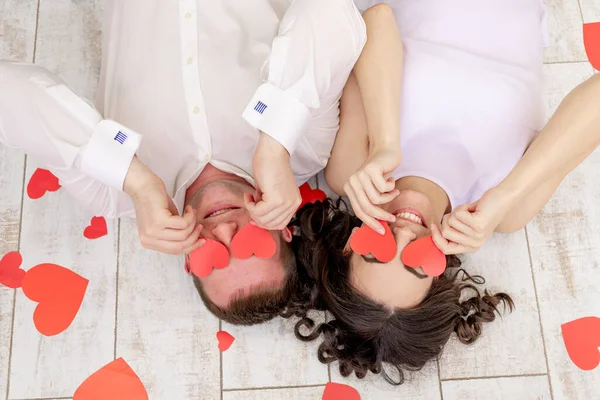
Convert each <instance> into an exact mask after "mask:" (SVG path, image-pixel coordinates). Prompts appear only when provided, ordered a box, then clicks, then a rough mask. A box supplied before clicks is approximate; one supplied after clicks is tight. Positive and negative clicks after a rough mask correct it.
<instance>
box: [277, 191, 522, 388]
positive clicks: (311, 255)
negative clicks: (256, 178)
mask: <svg viewBox="0 0 600 400" xmlns="http://www.w3.org/2000/svg"><path fill="white" fill-rule="evenodd" d="M292 225H294V227H295V231H296V232H295V236H294V240H293V242H292V245H293V247H294V251H295V253H296V257H297V265H298V274H299V280H300V286H299V287H298V291H297V292H296V294H295V297H294V298H293V300H292V302H291V304H289V306H288V307H287V309H286V310H285V311H284V312H283V313H282V316H283V317H286V318H288V317H291V316H293V315H295V316H298V317H300V318H301V319H300V321H298V323H297V324H296V327H295V334H296V337H297V338H298V339H300V340H302V341H312V340H315V339H317V338H318V337H319V336H320V335H321V334H323V342H322V343H321V345H320V346H319V350H318V357H319V361H321V362H322V363H326V364H328V363H331V362H334V361H338V362H339V368H340V373H341V374H342V375H343V376H349V375H350V374H351V373H352V372H354V373H355V374H356V376H357V377H358V378H364V377H365V376H366V374H367V372H368V371H371V372H373V373H375V374H379V373H381V374H382V375H383V376H384V378H385V379H386V381H388V382H389V383H391V384H393V385H400V384H402V383H403V382H404V374H403V370H411V371H414V370H419V369H421V368H422V367H423V366H424V365H425V364H426V363H427V362H428V361H429V360H432V359H435V358H436V357H438V356H439V354H440V353H441V351H442V349H443V347H444V345H445V344H446V343H447V342H448V340H449V339H450V336H451V335H452V332H455V333H456V335H457V337H458V339H459V340H460V341H461V342H462V343H465V344H470V343H473V342H474V341H475V340H476V339H477V338H478V337H479V336H480V335H481V330H482V325H483V323H484V322H492V321H493V320H494V319H495V312H499V311H498V308H497V306H498V305H499V303H503V304H504V306H505V307H508V308H509V309H510V310H511V311H512V309H513V306H514V305H513V301H512V299H511V298H510V296H508V295H507V294H505V293H498V294H495V295H491V294H489V293H488V292H487V291H485V292H484V293H483V295H482V294H481V293H480V292H479V290H478V289H477V288H476V286H475V285H476V284H477V285H480V284H483V283H485V280H484V279H483V278H482V277H481V276H470V275H469V274H468V273H467V272H466V271H465V270H464V269H462V268H460V266H461V261H460V259H459V258H458V257H456V256H448V257H447V260H448V267H447V269H446V272H445V273H444V274H443V275H442V276H440V277H438V278H437V279H436V280H434V282H433V284H432V286H431V289H430V290H429V293H428V294H427V296H426V297H425V299H424V300H423V301H422V302H421V304H419V305H418V306H417V307H415V308H411V309H399V308H396V309H391V308H389V307H387V306H385V305H383V304H379V303H377V302H375V301H373V300H371V299H369V298H368V297H366V296H364V295H362V294H361V293H359V292H358V291H357V290H355V289H354V288H353V287H352V286H351V284H350V256H351V254H349V253H348V252H345V251H344V248H345V247H346V242H347V241H348V238H349V237H350V234H351V232H352V229H353V228H354V227H357V226H360V225H361V222H360V220H359V219H358V218H356V217H354V216H353V215H351V214H350V213H349V212H348V211H347V206H346V204H345V203H344V202H343V201H342V200H337V201H334V200H331V199H327V200H325V201H324V202H318V203H316V204H311V205H307V206H306V207H305V208H303V209H301V210H300V211H299V212H298V213H297V215H296V217H295V219H294V220H293V221H292ZM467 295H468V298H467V299H464V297H467ZM461 297H463V299H462V300H461ZM311 309H315V310H328V311H329V312H330V313H331V314H333V316H334V317H335V319H334V320H332V321H329V322H327V323H322V324H320V325H318V326H316V327H315V323H314V321H313V320H312V319H310V318H309V317H307V312H308V311H309V310H311ZM306 330H308V332H309V333H308V334H305V333H302V332H306ZM384 364H387V365H389V366H391V367H392V368H395V369H396V370H397V372H398V375H399V378H398V379H396V380H394V379H392V378H391V377H390V375H388V374H387V373H386V371H385V370H384Z"/></svg>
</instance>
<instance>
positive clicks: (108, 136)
mask: <svg viewBox="0 0 600 400" xmlns="http://www.w3.org/2000/svg"><path fill="white" fill-rule="evenodd" d="M141 141H142V135H140V134H139V133H136V132H134V131H132V130H131V129H128V128H125V127H124V126H122V125H120V124H118V123H117V122H115V121H112V120H108V119H105V120H102V121H100V122H99V123H98V125H96V129H95V130H94V133H93V135H92V137H91V139H90V141H89V143H88V145H87V147H86V149H85V152H84V154H83V156H82V159H81V172H83V173H84V174H86V175H88V176H90V177H91V178H94V179H96V180H97V181H99V182H102V183H104V184H106V185H108V186H110V187H112V188H115V189H118V190H123V183H124V182H125V177H126V176H127V172H128V171H129V166H130V165H131V160H133V156H134V155H135V153H136V152H137V150H138V148H139V147H140V143H141Z"/></svg>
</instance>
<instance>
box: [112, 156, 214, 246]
mask: <svg viewBox="0 0 600 400" xmlns="http://www.w3.org/2000/svg"><path fill="white" fill-rule="evenodd" d="M124 190H125V192H127V194H129V196H131V198H132V200H133V204H134V206H135V215H136V219H137V225H138V232H139V235H140V241H141V242H142V246H144V247H145V248H147V249H150V250H155V251H159V252H161V253H167V254H188V253H190V252H192V251H193V250H195V249H196V248H198V247H200V246H201V245H202V244H203V243H204V242H205V241H204V240H203V239H200V231H201V230H202V225H199V224H197V223H196V213H195V212H194V209H193V208H192V207H189V206H188V207H186V209H185V213H184V215H183V216H180V215H179V212H178V211H177V208H176V207H175V204H174V203H173V201H172V200H171V198H170V197H169V195H168V193H167V190H166V188H165V184H164V182H163V181H162V180H161V179H160V178H159V177H158V176H156V175H155V174H153V173H152V171H150V170H149V169H148V168H147V167H146V166H145V165H143V164H142V163H141V161H139V160H138V159H137V158H134V159H133V162H132V163H131V166H130V167H129V171H128V173H127V176H126V178H125V185H124Z"/></svg>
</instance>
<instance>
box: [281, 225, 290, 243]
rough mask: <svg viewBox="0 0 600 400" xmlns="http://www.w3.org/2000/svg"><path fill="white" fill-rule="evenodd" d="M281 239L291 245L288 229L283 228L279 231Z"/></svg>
mask: <svg viewBox="0 0 600 400" xmlns="http://www.w3.org/2000/svg"><path fill="white" fill-rule="evenodd" d="M281 237H282V238H283V240H285V241H286V242H288V243H291V241H292V231H291V230H290V228H285V229H283V230H282V231H281Z"/></svg>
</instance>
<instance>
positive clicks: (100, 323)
mask: <svg viewBox="0 0 600 400" xmlns="http://www.w3.org/2000/svg"><path fill="white" fill-rule="evenodd" d="M97 3H98V4H101V3H102V2H101V1H98V2H97ZM93 4H95V3H93V2H90V1H80V2H71V1H69V0H42V1H41V2H40V12H39V27H38V41H37V53H36V62H38V63H39V64H41V65H44V66H47V67H49V68H50V69H51V70H53V71H58V72H59V73H60V74H61V75H63V76H64V78H66V80H67V81H68V82H69V84H70V85H72V86H73V88H75V90H76V91H78V92H80V93H82V94H84V95H86V96H89V97H91V94H92V93H93V91H94V90H95V86H96V80H97V70H98V68H99V65H100V57H99V56H96V55H99V53H98V52H96V51H95V50H94V49H98V48H99V46H100V40H99V30H98V28H99V21H100V18H101V15H100V8H99V7H96V6H94V5H93ZM92 55H93V56H92ZM36 167H37V166H36V165H35V164H34V160H31V159H30V160H29V162H28V168H27V178H29V177H30V176H31V174H32V173H33V171H34V170H35V168H36ZM90 217H91V215H89V214H87V213H86V212H84V211H83V210H82V209H81V208H80V207H79V206H78V205H77V204H75V203H74V201H73V200H72V199H70V198H69V197H68V195H67V194H66V193H64V192H59V193H52V194H48V195H46V196H45V197H44V198H42V199H40V200H37V201H31V200H29V199H26V200H25V203H24V210H23V227H22V240H21V252H22V254H23V258H24V266H25V268H26V269H27V268H30V267H32V266H34V265H36V264H38V263H42V262H53V263H57V264H60V265H63V266H65V267H67V268H71V269H73V270H74V271H76V272H77V273H79V274H80V275H82V276H84V277H85V278H87V279H89V280H90V283H89V286H88V290H87V293H86V297H85V298H84V301H83V305H82V307H81V310H80V312H79V314H78V315H77V317H76V318H75V321H74V322H73V324H72V326H71V327H70V328H69V329H68V330H67V331H65V332H64V333H63V334H61V335H58V336H56V337H52V338H46V337H42V336H41V335H40V334H39V333H38V332H37V331H36V330H35V328H34V326H33V321H32V313H33V310H34V308H35V304H34V303H32V302H31V301H29V300H28V299H26V298H25V297H24V295H23V294H22V293H21V292H19V293H18V295H17V304H16V314H15V328H14V341H13V356H12V363H11V376H10V379H11V386H10V393H9V396H10V397H11V398H26V397H65V396H71V395H72V394H73V392H74V390H75V389H76V388H77V386H78V385H79V384H80V383H81V382H82V381H83V380H84V379H85V378H87V377H88V376H89V375H90V374H91V373H92V372H94V371H95V370H96V369H97V368H98V365H104V364H106V363H107V362H109V361H110V360H112V359H113V356H114V321H115V298H116V282H115V281H116V250H117V240H116V229H115V227H116V225H115V223H114V222H109V235H108V236H106V237H104V238H101V239H99V240H96V241H89V240H87V239H85V238H84V237H83V229H84V228H85V227H86V226H87V225H88V224H89V220H90Z"/></svg>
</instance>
